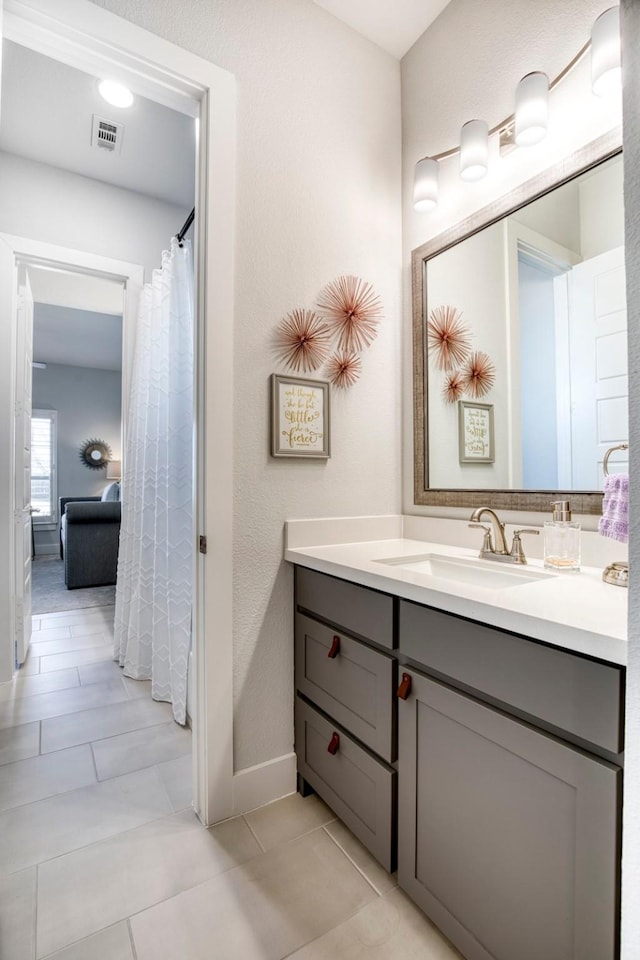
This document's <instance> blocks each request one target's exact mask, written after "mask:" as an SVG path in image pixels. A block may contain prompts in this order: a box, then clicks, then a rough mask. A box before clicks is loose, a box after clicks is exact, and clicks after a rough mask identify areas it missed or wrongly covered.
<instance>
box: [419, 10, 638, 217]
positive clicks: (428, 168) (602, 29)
mask: <svg viewBox="0 0 640 960" xmlns="http://www.w3.org/2000/svg"><path fill="white" fill-rule="evenodd" d="M589 51H591V82H592V89H593V92H594V94H596V96H605V95H606V94H608V93H609V92H610V91H612V90H615V89H616V88H619V87H620V79H621V74H622V70H621V54H620V8H619V7H617V6H616V7H611V8H610V9H609V10H605V12H604V13H602V14H600V16H599V17H598V19H597V20H596V22H595V23H594V25H593V29H592V32H591V39H590V40H589V41H588V42H587V43H585V45H584V47H583V48H582V49H581V50H579V51H578V53H577V54H576V56H575V57H574V58H573V60H572V61H571V62H570V63H568V64H567V66H566V67H565V68H564V70H561V72H560V73H559V74H558V76H557V77H555V78H554V79H553V80H552V81H551V82H549V80H548V78H547V76H546V74H544V73H541V72H538V71H536V72H533V73H528V74H527V75H526V76H524V77H523V78H522V80H521V81H520V83H519V84H518V88H517V91H516V112H515V114H512V115H511V116H510V117H507V118H506V119H505V120H502V121H501V122H500V123H497V124H496V125H495V127H491V129H489V128H488V125H487V124H486V123H485V122H484V121H483V120H469V121H468V122H467V123H465V124H464V125H463V127H462V132H461V139H460V146H457V147H452V148H451V149H450V150H444V151H443V152H442V153H437V154H433V155H432V156H430V157H423V158H422V160H418V162H417V163H416V166H415V173H414V181H413V207H414V210H416V211H417V212H418V213H426V212H428V211H430V210H434V209H435V208H436V206H437V204H438V166H439V163H440V161H441V160H448V159H449V158H450V157H455V156H457V155H459V156H460V177H461V178H462V179H463V180H466V181H473V180H479V179H480V178H481V177H483V176H484V175H485V174H486V172H487V168H488V155H489V150H488V140H489V137H493V136H495V135H498V136H499V138H500V152H501V153H506V152H508V151H509V150H511V149H513V148H514V147H516V146H518V147H524V146H531V145H533V144H535V143H539V142H540V141H541V140H542V139H543V138H544V137H545V136H546V132H547V122H548V94H549V93H550V92H551V91H552V90H554V89H555V87H557V86H558V84H559V83H561V82H562V81H563V80H564V78H565V77H566V76H568V75H569V74H570V73H571V71H572V70H573V69H574V67H575V66H577V64H578V63H580V62H581V60H582V59H583V58H584V57H585V56H586V54H587V53H588V52H589Z"/></svg>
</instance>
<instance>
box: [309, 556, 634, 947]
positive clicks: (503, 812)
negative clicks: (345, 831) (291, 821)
mask: <svg viewBox="0 0 640 960" xmlns="http://www.w3.org/2000/svg"><path fill="white" fill-rule="evenodd" d="M295 676H296V717H295V723H296V731H295V739H296V753H297V759H298V772H299V777H300V788H301V789H302V790H303V792H304V791H305V790H306V789H307V787H311V788H313V789H314V790H316V791H317V793H318V794H319V795H320V796H321V797H322V798H323V799H324V800H325V801H326V802H327V803H328V804H329V806H330V807H331V808H332V809H333V810H334V811H335V813H336V814H337V816H339V817H340V818H341V819H342V820H343V821H344V822H345V823H346V824H347V826H348V827H349V828H350V829H351V830H352V831H353V833H355V835H356V836H357V837H359V839H360V840H361V841H362V842H363V843H364V844H365V846H366V847H367V848H368V849H369V850H370V851H371V852H372V853H373V854H374V856H376V857H377V859H378V860H379V861H380V863H382V864H383V866H385V867H386V869H387V870H393V869H394V867H395V864H396V850H397V863H398V882H399V884H400V886H401V887H402V888H403V889H404V890H405V891H406V892H407V893H408V894H409V896H411V898H412V899H413V900H414V901H415V902H416V903H417V904H418V905H419V906H420V907H421V908H422V909H423V910H424V911H425V913H426V914H427V915H428V916H429V917H430V919H431V920H433V922H434V923H435V924H436V925H437V926H438V927H439V928H440V929H441V930H442V932H443V933H444V934H445V935H446V936H447V937H449V939H450V940H451V941H452V943H453V944H454V945H455V946H456V947H457V948H458V949H459V950H460V952H461V953H462V955H463V956H464V957H465V958H466V960H541V958H544V960H615V958H616V957H617V956H618V952H619V943H618V940H619V933H618V926H619V885H620V884H619V881H620V877H619V872H620V815H621V779H622V770H621V768H622V750H623V728H622V715H623V701H624V669H623V668H621V667H619V666H617V665H615V664H608V663H603V662H601V661H598V660H594V659H592V658H590V657H587V656H583V655H581V654H577V653H571V652H569V651H566V650H563V649H560V648H557V647H554V646H551V645H549V644H545V643H541V642H539V641H537V640H533V639H530V638H527V637H524V636H520V635H517V634H513V633H510V632H508V631H505V630H501V629H496V628H494V627H491V626H489V625H487V624H484V623H479V622H477V621H473V620H470V619H465V618H463V617H459V616H455V615H452V614H449V613H444V612H442V611H439V610H436V609H433V608H430V607H427V606H424V605H422V604H419V603H414V602H412V601H408V600H401V599H399V598H398V597H395V596H391V595H389V594H385V593H382V592H379V591H376V590H371V589H369V588H367V587H363V586H360V585H359V584H355V583H352V582H349V581H346V580H341V579H339V578H335V577H332V576H328V575H325V574H322V573H318V572H316V571H313V570H309V569H307V568H304V567H297V568H296V612H295ZM396 781H397V782H396Z"/></svg>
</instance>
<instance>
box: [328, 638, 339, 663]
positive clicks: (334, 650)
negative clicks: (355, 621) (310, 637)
mask: <svg viewBox="0 0 640 960" xmlns="http://www.w3.org/2000/svg"><path fill="white" fill-rule="evenodd" d="M339 653H340V637H339V636H338V635H337V634H334V636H333V641H332V643H331V649H330V650H329V653H328V654H327V656H328V657H329V660H335V658H336V657H337V656H338V654H339Z"/></svg>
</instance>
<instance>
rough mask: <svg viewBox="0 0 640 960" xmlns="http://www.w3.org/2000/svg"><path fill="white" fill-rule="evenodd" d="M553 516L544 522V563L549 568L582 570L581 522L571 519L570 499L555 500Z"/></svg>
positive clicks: (552, 503) (553, 502) (552, 504)
mask: <svg viewBox="0 0 640 960" xmlns="http://www.w3.org/2000/svg"><path fill="white" fill-rule="evenodd" d="M551 506H552V507H553V516H552V518H551V520H545V522H544V565H545V567H546V568H547V569H548V570H556V571H560V570H562V571H565V570H566V571H573V572H576V571H578V570H580V524H579V523H578V522H577V521H576V520H572V519H571V505H570V503H569V501H568V500H553V501H552V502H551Z"/></svg>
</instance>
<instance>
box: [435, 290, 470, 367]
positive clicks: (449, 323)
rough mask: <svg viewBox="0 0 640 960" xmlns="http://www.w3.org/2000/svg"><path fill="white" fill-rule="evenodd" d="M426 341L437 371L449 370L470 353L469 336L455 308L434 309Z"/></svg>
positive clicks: (460, 315) (462, 361)
mask: <svg viewBox="0 0 640 960" xmlns="http://www.w3.org/2000/svg"><path fill="white" fill-rule="evenodd" d="M427 339H428V342H429V348H430V350H431V351H432V354H431V355H432V357H433V358H434V359H435V363H436V366H437V367H438V369H439V370H451V368H452V367H455V366H458V364H460V363H464V361H465V360H466V359H467V357H468V356H469V354H470V353H471V336H470V334H469V331H468V329H467V327H466V326H465V324H464V323H463V322H462V314H461V313H460V312H459V311H458V310H456V308H455V307H450V306H446V307H434V308H433V310H432V311H431V313H430V314H429V322H428V323H427Z"/></svg>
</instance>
